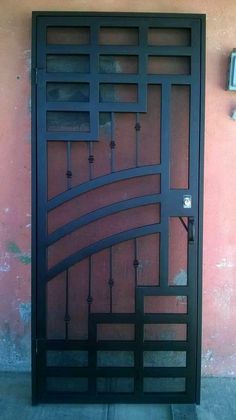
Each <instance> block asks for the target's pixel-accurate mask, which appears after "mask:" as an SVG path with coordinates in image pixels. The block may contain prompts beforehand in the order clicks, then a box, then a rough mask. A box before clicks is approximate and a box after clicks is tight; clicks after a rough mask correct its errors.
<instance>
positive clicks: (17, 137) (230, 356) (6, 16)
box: [0, 0, 236, 376]
mask: <svg viewBox="0 0 236 420" xmlns="http://www.w3.org/2000/svg"><path fill="white" fill-rule="evenodd" d="M95 5H96V7H95ZM32 10H51V11H63V10H65V11H66V10H70V11H73V10H76V11H130V12H135V11H136V12H171V13H206V14H207V73H206V136H205V198H204V248H203V255H204V259H203V264H204V266H203V358H202V360H203V363H202V366H203V374H204V375H216V376H217V375H222V376H236V328H235V323H236V216H235V214H236V188H235V179H236V165H235V162H236V122H235V121H233V120H232V119H231V118H230V115H231V111H232V110H233V109H234V108H236V92H228V91H226V90H225V86H226V79H227V63H228V57H229V54H230V51H231V50H232V49H233V48H234V47H236V45H235V42H236V25H235V16H236V3H235V0H227V1H226V2H222V0H215V1H214V2H213V1H203V0H196V1H194V2H189V1H188V0H171V1H170V0H159V1H156V0H146V1H145V2H143V0H136V1H135V2H134V1H132V0H119V1H117V0H97V1H96V2H94V1H93V0H66V1H65V0H58V1H54V0H34V1H32V0H2V1H1V14H0V56H1V70H0V109H1V115H0V139H1V141H0V171H1V173H0V179H1V194H0V223H1V225H0V226H1V234H0V368H3V369H28V368H29V367H30V293H31V290H30V227H31V225H30V223H31V214H30V177H31V171H30V149H31V145H30V55H31V54H30V48H31V41H30V33H31V12H32Z"/></svg>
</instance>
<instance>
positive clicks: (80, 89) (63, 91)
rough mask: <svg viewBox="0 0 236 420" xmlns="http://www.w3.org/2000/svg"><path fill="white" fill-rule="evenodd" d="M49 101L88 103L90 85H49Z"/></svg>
mask: <svg viewBox="0 0 236 420" xmlns="http://www.w3.org/2000/svg"><path fill="white" fill-rule="evenodd" d="M47 101H53V102H60V101H63V102H68V101H69V102H88V101H89V83H63V82H48V83H47Z"/></svg>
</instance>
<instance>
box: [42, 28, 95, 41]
mask: <svg viewBox="0 0 236 420" xmlns="http://www.w3.org/2000/svg"><path fill="white" fill-rule="evenodd" d="M89 43H90V27H86V26H75V27H68V28H67V27H65V26H63V27H62V26H61V27H56V26H54V27H53V26H51V27H48V28H47V44H58V45H65V44H68V45H72V44H75V45H87V44H89Z"/></svg>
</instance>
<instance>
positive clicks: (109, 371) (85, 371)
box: [45, 366, 135, 378]
mask: <svg viewBox="0 0 236 420" xmlns="http://www.w3.org/2000/svg"><path fill="white" fill-rule="evenodd" d="M134 374H135V368H134V367H121V366H119V367H113V366H109V367H108V366H107V367H94V368H92V367H77V366H73V367H70V366H66V367H64V366H63V367H60V366H53V367H47V368H45V375H46V376H55V377H60V376H62V377H84V378H85V377H96V376H97V377H99V376H102V377H105V378H109V377H116V378H119V377H132V376H134Z"/></svg>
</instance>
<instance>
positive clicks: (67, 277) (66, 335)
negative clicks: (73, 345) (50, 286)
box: [64, 270, 71, 340]
mask: <svg viewBox="0 0 236 420" xmlns="http://www.w3.org/2000/svg"><path fill="white" fill-rule="evenodd" d="M65 292H66V293H65V294H66V308H65V317H64V321H65V339H66V340H68V335H69V323H70V320H71V318H70V315H69V270H66V290H65Z"/></svg>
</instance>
